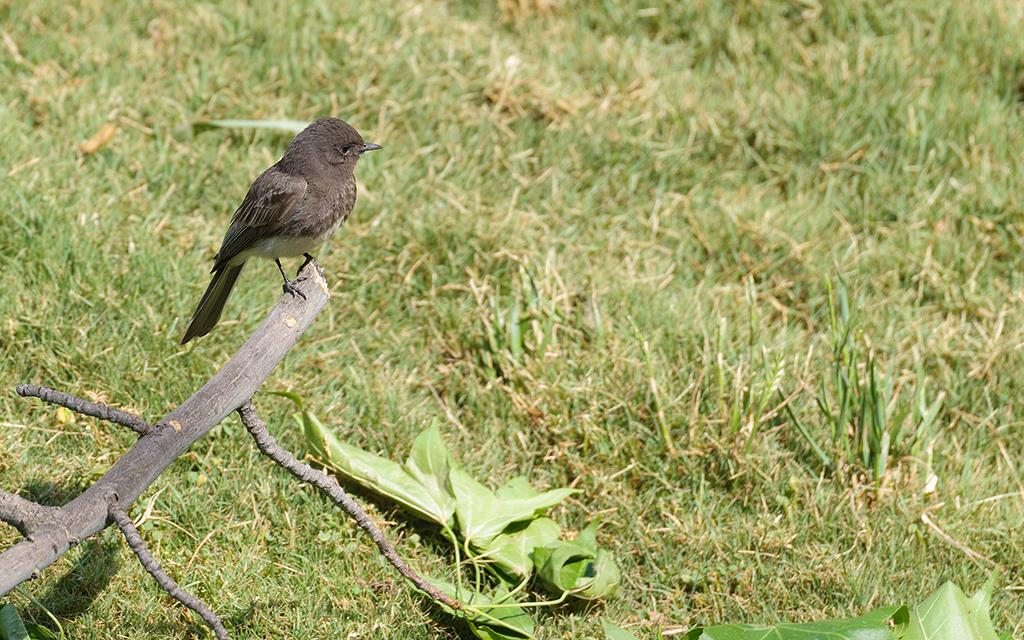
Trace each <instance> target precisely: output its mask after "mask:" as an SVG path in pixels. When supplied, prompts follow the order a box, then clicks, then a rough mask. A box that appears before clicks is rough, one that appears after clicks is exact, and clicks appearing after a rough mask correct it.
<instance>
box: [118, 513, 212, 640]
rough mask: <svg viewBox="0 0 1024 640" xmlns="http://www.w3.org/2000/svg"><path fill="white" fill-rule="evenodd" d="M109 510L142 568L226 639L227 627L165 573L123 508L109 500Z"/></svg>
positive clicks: (208, 608) (169, 593)
mask: <svg viewBox="0 0 1024 640" xmlns="http://www.w3.org/2000/svg"><path fill="white" fill-rule="evenodd" d="M109 510H110V517H111V518H113V520H114V522H115V523H117V527H118V528H119V529H120V530H121V533H123V534H124V539H125V542H127V543H128V546H129V547H130V548H131V550H132V551H133V552H134V553H135V557H136V558H138V559H139V562H140V563H142V568H143V569H145V570H146V572H147V573H149V575H151V576H153V579H154V580H156V583H157V584H158V585H159V586H160V588H161V589H163V590H164V591H166V592H167V594H168V595H169V596H171V597H172V598H174V599H175V600H177V601H178V602H180V603H181V604H183V605H185V606H186V607H188V608H189V609H191V610H193V611H195V612H196V613H198V614H199V616H200V617H201V618H202V619H203V621H204V622H206V624H207V626H209V627H210V629H212V630H213V633H214V634H215V635H216V636H217V638H218V639H219V640H227V637H228V632H227V629H225V628H224V625H223V624H221V621H220V618H218V617H217V614H216V613H214V612H213V611H212V610H211V609H210V607H208V606H206V603H205V602H203V601H202V600H200V599H199V598H197V597H195V596H194V595H192V594H190V593H188V592H187V591H185V590H184V589H182V588H181V587H179V586H178V583H177V582H175V581H174V579H173V578H171V577H170V576H169V575H167V572H165V571H164V570H163V567H161V566H160V563H159V562H157V560H156V558H154V557H153V554H152V553H150V552H149V549H147V548H146V543H145V542H144V541H143V540H142V536H141V535H140V534H139V530H138V529H136V528H135V523H134V522H132V519H131V518H129V517H128V514H127V513H125V511H124V509H122V508H121V507H120V506H119V505H118V504H117V502H115V501H111V502H110V507H109Z"/></svg>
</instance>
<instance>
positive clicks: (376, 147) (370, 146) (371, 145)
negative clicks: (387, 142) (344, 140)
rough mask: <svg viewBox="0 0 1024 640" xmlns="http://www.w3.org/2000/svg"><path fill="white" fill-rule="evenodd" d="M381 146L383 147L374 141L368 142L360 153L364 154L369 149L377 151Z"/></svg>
mask: <svg viewBox="0 0 1024 640" xmlns="http://www.w3.org/2000/svg"><path fill="white" fill-rule="evenodd" d="M380 148H381V146H380V145H379V144H373V143H372V142H367V143H366V144H364V145H363V150H362V151H360V152H359V155H363V154H364V153H366V152H367V151H376V150H377V149H380Z"/></svg>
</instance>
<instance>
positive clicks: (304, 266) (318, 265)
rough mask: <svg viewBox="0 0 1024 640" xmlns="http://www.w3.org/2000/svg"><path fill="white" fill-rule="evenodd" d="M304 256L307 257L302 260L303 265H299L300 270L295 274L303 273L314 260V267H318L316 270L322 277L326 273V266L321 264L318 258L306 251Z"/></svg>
mask: <svg viewBox="0 0 1024 640" xmlns="http://www.w3.org/2000/svg"><path fill="white" fill-rule="evenodd" d="M302 256H303V257H304V258H305V260H304V261H303V262H302V264H301V265H299V270H298V271H296V272H295V275H296V276H297V275H299V274H300V273H302V270H303V269H305V268H306V265H308V264H309V263H311V262H312V263H313V267H314V268H315V269H316V272H317V273H319V274H320V277H321V278H322V277H323V275H324V268H323V267H321V266H320V263H319V262H317V261H316V258H314V257H313V256H311V255H309V254H308V253H304V254H302Z"/></svg>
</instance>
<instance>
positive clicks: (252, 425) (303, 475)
mask: <svg viewBox="0 0 1024 640" xmlns="http://www.w3.org/2000/svg"><path fill="white" fill-rule="evenodd" d="M238 415H239V416H241V418H242V423H243V424H244V425H245V428H246V429H248V430H249V433H250V434H251V435H252V437H253V439H254V440H255V441H256V446H257V447H259V450H260V452H261V453H263V455H265V456H267V457H268V458H270V459H271V460H273V461H274V462H276V463H277V464H279V465H280V466H282V467H284V469H285V470H286V471H288V473H290V474H292V475H293V476H295V477H296V478H298V479H299V480H301V481H303V482H306V483H308V484H311V485H313V486H314V487H316V488H317V489H319V490H320V491H321V492H323V493H324V494H325V495H326V496H327V497H329V498H330V499H331V500H333V501H334V503H335V504H337V505H338V506H339V507H341V508H342V509H343V510H344V511H345V513H347V514H348V515H350V516H352V519H353V520H355V521H356V524H357V525H359V528H360V529H362V530H363V531H365V532H366V533H368V534H369V535H370V539H371V540H373V541H374V543H375V544H376V545H377V548H378V549H380V552H381V554H383V556H384V557H385V558H387V561H388V562H390V563H391V565H392V566H393V567H394V568H395V569H397V570H398V572H399V573H400V574H402V576H404V577H405V578H406V579H407V580H409V582H411V583H413V584H414V585H415V586H416V587H417V588H418V589H420V590H421V591H423V592H424V593H426V594H427V595H428V596H430V597H431V598H433V599H434V600H436V601H438V602H442V603H444V604H445V605H447V606H449V607H451V608H452V609H461V608H462V605H461V604H460V603H459V602H458V601H456V600H453V599H452V598H449V597H448V596H447V595H445V594H444V593H442V592H441V591H438V589H437V588H436V587H434V586H433V585H432V584H430V583H429V582H427V581H426V580H424V579H423V578H422V577H420V575H419V574H417V573H416V572H415V571H413V570H412V569H411V568H409V565H407V564H406V563H405V561H404V560H402V558H401V556H399V555H398V552H397V551H395V547H394V546H393V545H392V544H391V543H390V542H389V541H388V539H387V538H386V537H384V533H383V532H382V531H381V530H380V528H379V527H378V526H377V525H376V524H374V522H373V520H370V517H369V516H368V515H366V512H365V511H363V509H362V507H360V506H359V505H358V504H357V503H356V501H355V500H353V499H352V498H351V497H349V495H348V494H347V493H345V490H344V489H342V488H341V485H339V484H338V481H337V480H335V479H334V478H333V477H332V476H329V475H327V474H326V473H324V472H322V471H318V470H316V469H314V468H313V467H311V466H309V465H308V464H305V463H303V462H300V461H299V460H297V459H296V458H295V456H293V455H292V454H291V453H290V452H289V451H288V450H287V449H285V448H284V447H282V446H281V445H279V444H278V443H277V441H276V440H274V437H273V436H271V435H270V432H269V431H268V430H267V425H266V424H265V423H264V422H263V420H261V419H260V417H259V415H257V414H256V407H254V406H253V405H252V402H246V403H245V404H243V405H242V406H241V407H239V409H238Z"/></svg>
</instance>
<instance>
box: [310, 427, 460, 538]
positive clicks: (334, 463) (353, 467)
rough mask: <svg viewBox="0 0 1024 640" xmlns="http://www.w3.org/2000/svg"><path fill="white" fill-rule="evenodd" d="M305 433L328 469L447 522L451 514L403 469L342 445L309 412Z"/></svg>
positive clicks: (418, 512) (428, 517)
mask: <svg viewBox="0 0 1024 640" xmlns="http://www.w3.org/2000/svg"><path fill="white" fill-rule="evenodd" d="M303 430H304V431H305V434H306V438H307V440H309V443H310V446H311V448H312V449H313V451H314V453H316V455H317V456H318V457H320V458H321V461H322V462H323V464H324V465H325V466H326V467H327V468H328V469H331V470H332V471H334V472H336V473H339V474H341V475H343V476H345V477H346V478H349V479H351V480H354V481H355V482H358V483H359V484H361V485H363V486H364V487H366V488H368V489H370V490H372V491H375V492H377V493H379V494H381V495H383V496H386V497H388V498H390V499H392V500H394V501H395V502H397V503H398V504H400V505H402V506H404V507H405V508H407V509H409V510H410V511H412V512H413V513H414V514H416V515H418V516H419V517H421V518H423V519H425V520H430V521H432V522H436V523H438V524H442V525H443V524H445V523H446V522H447V521H448V518H449V517H450V516H451V514H450V513H449V512H448V511H447V510H446V508H442V507H441V506H440V505H439V504H438V501H437V500H436V499H435V496H434V495H433V494H432V493H431V491H430V490H429V489H428V488H427V487H425V486H423V485H422V484H420V482H419V480H417V479H416V478H414V477H413V476H412V475H410V474H409V472H408V471H407V470H406V469H405V468H404V467H403V466H402V465H400V464H398V463H397V462H394V461H393V460H388V459H387V458H383V457H381V456H378V455H374V454H372V453H369V452H367V451H363V450H362V449H360V448H359V447H353V446H352V445H349V444H345V443H344V442H341V441H339V440H338V439H337V438H336V437H334V434H333V433H331V431H330V430H329V429H327V428H326V427H324V426H323V424H321V423H320V421H319V420H317V419H316V416H314V415H312V414H310V413H309V412H306V411H304V412H303Z"/></svg>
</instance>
